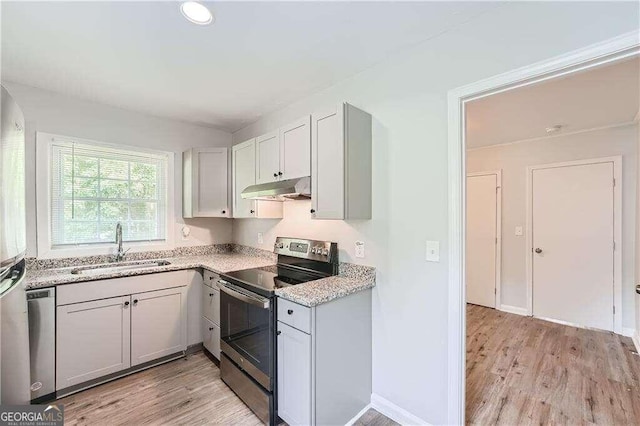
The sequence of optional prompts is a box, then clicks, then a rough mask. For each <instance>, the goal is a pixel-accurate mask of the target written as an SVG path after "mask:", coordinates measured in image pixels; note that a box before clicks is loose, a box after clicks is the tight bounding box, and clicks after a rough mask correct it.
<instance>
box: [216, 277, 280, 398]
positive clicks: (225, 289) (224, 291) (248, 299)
mask: <svg viewBox="0 0 640 426" xmlns="http://www.w3.org/2000/svg"><path fill="white" fill-rule="evenodd" d="M218 282H219V283H220V347H221V350H222V352H223V353H224V354H225V355H227V356H228V357H229V358H231V359H232V360H233V361H234V362H235V363H236V364H237V365H238V367H240V368H241V369H242V370H244V371H245V372H246V373H247V374H249V375H250V376H251V377H253V378H254V379H255V380H256V381H257V382H258V383H260V384H261V385H262V386H263V387H264V388H265V389H267V390H269V391H271V390H272V380H271V378H272V377H273V369H274V359H275V354H274V333H275V324H274V315H273V312H274V310H273V306H272V301H271V300H270V299H268V298H265V297H262V296H260V295H258V294H255V293H253V292H251V291H249V290H246V289H244V288H243V287H240V286H237V285H234V284H231V283H229V282H227V281H224V280H220V281H218Z"/></svg>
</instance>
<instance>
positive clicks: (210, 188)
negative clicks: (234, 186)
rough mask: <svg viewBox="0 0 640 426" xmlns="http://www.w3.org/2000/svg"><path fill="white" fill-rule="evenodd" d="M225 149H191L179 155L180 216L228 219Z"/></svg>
mask: <svg viewBox="0 0 640 426" xmlns="http://www.w3.org/2000/svg"><path fill="white" fill-rule="evenodd" d="M228 161H229V160H228V151H227V148H193V149H190V150H188V151H185V152H184V153H183V154H182V179H183V189H182V190H183V196H182V198H183V203H182V214H183V217H185V218H193V217H230V216H231V215H230V210H229V205H228V203H229V189H228V174H227V171H228V169H227V164H228Z"/></svg>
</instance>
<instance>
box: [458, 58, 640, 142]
mask: <svg viewBox="0 0 640 426" xmlns="http://www.w3.org/2000/svg"><path fill="white" fill-rule="evenodd" d="M639 99H640V60H639V59H638V58H637V57H636V58H635V59H630V60H626V61H623V62H618V63H614V64H612V65H606V66H603V67H600V68H596V69H592V70H589V71H584V72H580V73H575V74H570V75H569V76H566V77H561V78H556V79H552V80H549V81H546V82H543V83H538V84H535V85H532V86H527V87H523V88H518V89H514V90H509V91H506V92H502V93H499V94H496V95H492V96H488V97H486V98H481V99H479V100H476V101H472V102H470V103H468V104H467V109H466V114H467V133H466V138H467V147H468V148H479V147H483V146H491V145H498V144H503V143H509V142H515V141H521V140H527V139H534V138H540V137H544V136H548V134H547V132H546V130H545V129H546V128H548V127H552V126H555V125H561V126H562V128H561V130H560V132H558V133H553V134H554V135H557V134H562V133H568V132H576V131H580V130H586V129H594V128H597V127H604V126H611V125H616V124H622V123H629V122H631V121H633V120H634V119H635V118H636V115H637V114H638V109H639V108H640V102H639Z"/></svg>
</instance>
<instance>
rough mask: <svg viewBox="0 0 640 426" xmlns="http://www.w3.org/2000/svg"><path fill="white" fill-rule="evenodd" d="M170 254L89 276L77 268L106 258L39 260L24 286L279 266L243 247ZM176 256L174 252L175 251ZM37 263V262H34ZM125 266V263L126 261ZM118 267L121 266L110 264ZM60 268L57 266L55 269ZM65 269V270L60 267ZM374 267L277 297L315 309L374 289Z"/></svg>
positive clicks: (351, 268) (346, 269)
mask: <svg viewBox="0 0 640 426" xmlns="http://www.w3.org/2000/svg"><path fill="white" fill-rule="evenodd" d="M170 253H172V252H167V253H156V254H157V256H158V257H155V259H160V258H161V259H162V260H167V261H169V262H170V263H169V264H168V265H162V266H152V267H148V268H141V269H128V270H119V271H114V270H110V271H109V270H106V271H104V272H91V273H86V274H72V273H71V271H72V270H73V269H76V268H78V267H87V266H90V265H95V264H104V263H105V262H106V260H105V258H79V259H63V260H62V261H56V260H53V261H46V260H44V261H40V262H41V266H40V267H31V268H30V267H27V274H26V278H25V285H26V288H27V290H29V289H35V288H44V287H52V286H56V285H64V284H72V283H79V282H87V281H96V280H103V279H109V278H121V277H130V276H134V275H145V274H153V273H157V272H168V271H180V270H185V269H196V268H203V269H207V270H209V271H212V272H216V273H222V274H223V273H226V272H231V271H238V270H241V269H249V268H259V267H264V266H272V265H275V264H276V257H275V256H273V255H272V253H269V252H264V251H263V250H259V249H252V248H247V247H244V246H240V247H232V248H229V247H226V246H224V247H212V248H211V250H210V251H208V252H205V251H204V250H199V251H197V250H193V251H188V250H187V251H186V252H185V250H183V251H181V252H178V253H177V254H182V255H181V256H162V254H170ZM173 253H175V252H173ZM152 255H153V254H152V253H149V254H143V255H140V256H139V257H140V258H138V259H134V261H136V262H139V261H146V260H154V257H151V256H152ZM34 262H38V261H34ZM125 264H126V262H125ZM110 265H112V266H115V267H117V266H118V264H110ZM56 266H58V267H56ZM60 266H63V267H60ZM375 277H376V273H375V268H372V267H369V266H362V265H355V264H351V263H341V264H340V271H339V275H337V276H332V277H327V278H322V279H319V280H315V281H309V282H306V283H302V284H298V285H295V286H291V287H286V288H280V289H277V290H276V295H277V296H278V297H282V298H283V299H287V300H290V301H292V302H294V303H298V304H301V305H304V306H308V307H312V306H316V305H320V304H322V303H327V302H329V301H331V300H334V299H338V298H341V297H345V296H348V295H350V294H353V293H356V292H358V291H361V290H366V289H369V288H372V287H374V286H375V281H376V279H375Z"/></svg>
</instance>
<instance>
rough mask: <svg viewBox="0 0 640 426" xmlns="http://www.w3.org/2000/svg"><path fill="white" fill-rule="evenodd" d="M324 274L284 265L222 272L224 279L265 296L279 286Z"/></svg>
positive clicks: (311, 279) (286, 285)
mask: <svg viewBox="0 0 640 426" xmlns="http://www.w3.org/2000/svg"><path fill="white" fill-rule="evenodd" d="M323 276H324V274H313V273H307V272H304V271H299V270H295V269H292V268H288V267H283V266H265V267H263V268H251V269H242V270H240V271H233V272H228V273H226V274H222V278H223V279H226V280H228V281H229V282H231V283H233V284H238V285H241V286H242V287H245V288H247V289H248V290H253V291H256V292H257V293H260V294H263V295H265V296H269V295H272V294H273V292H274V290H275V289H277V288H283V287H289V286H292V285H296V284H300V283H305V282H307V281H313V280H317V279H320V278H322V277H323Z"/></svg>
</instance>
